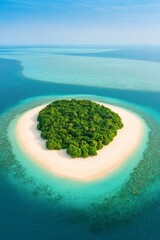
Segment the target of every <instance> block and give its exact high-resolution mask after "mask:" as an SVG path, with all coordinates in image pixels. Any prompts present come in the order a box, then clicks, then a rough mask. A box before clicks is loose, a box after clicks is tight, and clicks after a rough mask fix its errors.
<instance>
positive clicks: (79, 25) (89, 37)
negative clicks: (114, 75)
mask: <svg viewBox="0 0 160 240" xmlns="http://www.w3.org/2000/svg"><path fill="white" fill-rule="evenodd" d="M133 43H135V44H143V43H146V44H160V0H73V1H72V0H0V44H1V45H2V44H3V45H8V44H10V45H15V44H16V45H19V44H22V45H25V44H38V45H42V44H133Z"/></svg>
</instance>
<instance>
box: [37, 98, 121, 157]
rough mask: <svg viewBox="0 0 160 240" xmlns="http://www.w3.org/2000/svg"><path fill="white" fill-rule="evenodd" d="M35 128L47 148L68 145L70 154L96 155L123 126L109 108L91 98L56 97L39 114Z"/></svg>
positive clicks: (65, 146) (76, 155)
mask: <svg viewBox="0 0 160 240" xmlns="http://www.w3.org/2000/svg"><path fill="white" fill-rule="evenodd" d="M37 120H38V125H37V128H38V130H40V131H41V137H42V138H43V139H46V140H47V141H46V147H47V148H48V149H56V150H60V149H67V153H68V154H70V156H71V157H73V158H76V157H84V158H86V157H88V156H93V155H97V150H100V149H102V148H103V146H104V145H107V144H109V143H110V142H111V141H112V140H113V138H114V137H115V136H116V134H117V131H118V129H120V128H122V127H123V123H122V121H121V118H120V117H119V116H118V114H117V113H114V112H112V111H111V110H110V109H109V108H106V107H104V106H101V105H100V104H97V103H95V102H92V101H90V100H75V99H72V100H58V101H55V102H53V103H51V104H49V105H48V106H47V107H45V108H44V109H42V110H41V111H40V112H39V115H38V119H37Z"/></svg>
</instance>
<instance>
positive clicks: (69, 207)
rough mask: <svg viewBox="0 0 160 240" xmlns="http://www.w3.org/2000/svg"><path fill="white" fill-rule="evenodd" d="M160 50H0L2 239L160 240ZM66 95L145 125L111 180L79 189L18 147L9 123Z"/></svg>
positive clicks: (114, 48) (82, 186) (95, 48)
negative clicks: (118, 110) (128, 114)
mask: <svg viewBox="0 0 160 240" xmlns="http://www.w3.org/2000/svg"><path fill="white" fill-rule="evenodd" d="M159 51H160V48H159V47H157V49H156V53H157V55H156V54H155V48H152V47H150V48H145V47H137V48H136V47H131V46H130V47H123V48H122V47H120V46H117V47H112V46H108V47H87V46H86V47H50V48H34V47H33V48H26V47H24V48H8V49H5V48H3V49H1V50H0V83H1V88H0V99H1V101H0V112H1V115H0V122H1V125H0V132H1V135H0V152H1V156H0V166H1V168H0V171H1V172H0V173H1V174H0V178H1V181H0V194H1V196H2V197H1V200H0V214H1V219H0V235H1V238H2V239H54V238H55V239H74V238H76V239H91V238H92V239H111V240H112V239H113V240H114V239H128V236H129V238H130V239H142V240H143V239H146V236H147V239H159V234H160V232H159V210H160V208H159V196H160V195H159V190H158V189H159V177H160V164H159V159H160V150H159V147H158V146H159V141H160V136H159V132H160V105H159V103H160V93H159V83H160V79H159V76H160V74H159V69H160V68H159V64H160V61H159V58H158V53H159ZM133 52H134V54H133ZM71 96H74V97H78V98H84V97H85V98H89V99H93V100H96V101H100V102H110V103H114V104H116V105H117V104H118V105H120V106H122V107H125V108H127V109H129V110H131V111H134V112H135V113H137V114H138V115H139V116H140V117H141V118H143V119H144V121H145V124H146V135H145V136H144V140H145V141H144V142H143V144H142V146H140V147H139V149H138V151H137V152H136V153H135V155H133V156H132V157H131V159H130V162H129V161H127V162H126V164H124V165H123V166H122V168H121V169H119V170H118V171H116V172H115V173H114V174H113V175H111V176H110V177H109V178H104V179H102V180H100V181H96V182H93V183H87V184H84V183H77V182H73V181H66V180H64V179H60V178H57V177H53V176H50V175H49V174H45V173H44V172H43V171H42V170H41V169H38V167H37V166H36V165H34V164H33V163H32V162H31V161H30V160H29V159H28V158H27V157H26V156H24V155H23V153H22V152H21V151H20V149H19V147H18V146H17V144H16V140H15V139H14V134H13V128H14V124H15V122H14V120H13V119H15V118H16V117H17V116H18V115H19V114H21V113H23V112H24V111H26V110H27V109H30V108H32V107H35V106H38V105H40V104H42V103H44V102H48V101H50V100H51V99H57V98H60V99H61V98H68V97H71ZM148 129H149V131H148ZM8 134H9V135H8ZM8 136H9V137H8ZM153 222H154V226H153V224H152V223H153ZM62 229H63V231H62ZM131 232H132V234H131Z"/></svg>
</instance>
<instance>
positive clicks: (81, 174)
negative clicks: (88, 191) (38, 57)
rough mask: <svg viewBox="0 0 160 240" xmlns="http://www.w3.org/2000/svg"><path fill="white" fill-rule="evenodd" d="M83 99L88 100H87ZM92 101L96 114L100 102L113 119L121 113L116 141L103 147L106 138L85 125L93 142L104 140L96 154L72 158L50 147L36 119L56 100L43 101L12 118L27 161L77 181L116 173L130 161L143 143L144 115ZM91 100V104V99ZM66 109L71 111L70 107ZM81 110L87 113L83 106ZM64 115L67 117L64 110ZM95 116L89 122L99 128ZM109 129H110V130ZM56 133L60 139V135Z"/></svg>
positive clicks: (64, 151) (48, 171) (63, 150)
mask: <svg viewBox="0 0 160 240" xmlns="http://www.w3.org/2000/svg"><path fill="white" fill-rule="evenodd" d="M62 101H64V100H62ZM65 101H66V100H65ZM78 101H80V100H78ZM84 101H88V100H84ZM56 102H57V103H56ZM60 102H61V101H55V102H54V104H60ZM73 102H75V101H73ZM61 103H62V102H61ZM67 103H68V100H67ZM69 103H71V101H69ZM82 103H83V102H82ZM92 103H93V105H92V104H91V105H92V106H95V109H96V114H97V105H98V108H99V107H100V109H102V112H103V111H104V112H105V111H107V112H108V113H110V114H111V115H112V119H114V116H115V117H116V118H117V117H118V116H119V117H118V118H117V120H118V119H120V121H121V122H119V124H120V125H116V126H117V129H118V126H119V128H120V127H121V129H119V130H117V135H116V136H115V137H114V139H113V141H111V142H110V143H109V144H107V145H105V146H104V147H103V146H102V145H104V142H103V140H104V139H103V140H102V139H101V140H100V138H99V139H98V140H93V139H92V138H91V136H95V131H87V129H86V131H85V133H87V134H88V133H89V132H90V135H89V136H90V138H87V139H92V141H91V142H89V143H93V141H96V142H98V141H101V143H102V144H101V147H103V148H102V149H101V150H100V151H97V155H94V156H93V155H90V156H88V157H86V158H84V157H83V156H82V157H76V158H73V157H71V155H69V154H68V153H67V151H66V149H61V150H50V149H48V148H47V147H46V142H47V141H48V140H47V139H46V140H44V139H43V138H42V137H41V134H42V131H40V130H38V129H37V119H39V116H40V115H41V114H42V113H43V112H44V109H49V108H50V105H53V103H51V104H50V103H48V104H44V105H40V106H37V107H35V108H32V109H30V110H28V111H26V112H24V113H23V114H22V115H20V116H19V117H18V118H16V119H14V120H13V125H14V126H15V128H14V131H15V137H16V138H14V139H16V141H17V144H18V146H19V150H20V151H21V153H23V154H25V155H26V156H28V161H29V160H30V161H31V163H33V165H34V166H35V164H36V165H37V167H38V168H41V169H42V170H43V171H46V172H47V173H49V174H51V175H52V176H58V177H62V178H66V179H70V180H74V181H83V182H86V181H95V180H98V179H100V178H103V177H107V176H109V175H110V174H111V173H114V171H116V170H117V169H118V168H121V167H122V165H123V164H124V163H125V162H126V161H127V159H128V161H130V160H131V159H129V157H130V156H132V154H134V153H135V152H136V151H137V150H138V149H139V147H140V146H141V143H142V142H143V138H144V132H145V123H144V121H143V119H141V118H140V117H139V116H137V115H136V114H134V113H133V112H131V111H129V110H127V109H125V108H123V107H120V106H116V105H112V104H106V103H96V102H93V101H92ZM86 104H87V103H86ZM88 104H90V102H88ZM47 106H49V107H47ZM102 106H103V107H104V108H103V107H102ZM46 107H47V108H46ZM80 108H81V106H80ZM61 109H62V108H61ZM49 111H50V110H49ZM65 111H66V108H64V112H65ZM67 111H69V109H68V110H67ZM100 112H101V111H100ZM76 113H77V107H76ZM82 113H83V114H84V110H83V112H82ZM112 113H114V114H112ZM96 114H95V116H96V117H95V120H96V119H97V115H96ZM116 114H117V115H116ZM42 115H43V114H42ZM75 115H76V114H75ZM88 115H90V114H89V113H88V114H87V116H88ZM71 116H72V119H73V120H75V121H77V116H74V115H73V112H72V114H71ZM105 116H106V119H105V118H104V117H105ZM107 116H108V115H104V116H103V120H104V121H105V120H106V121H107ZM59 117H60V116H59ZM63 117H65V114H64V116H63ZM93 118H94V117H93ZM93 118H92V120H91V119H90V118H89V119H90V121H89V122H90V124H94V125H95V126H96V129H97V128H98V129H99V127H98V126H99V124H98V123H97V122H96V124H95V123H94V121H93ZM44 119H45V121H47V122H49V119H50V114H48V116H47V115H46V118H44ZM109 119H110V118H109ZM109 119H108V120H109ZM121 119H122V120H121ZM55 120H56V119H55ZM68 122H69V121H68ZM81 122H83V121H81ZM122 122H123V127H122ZM55 123H56V121H55ZM52 124H53V123H52ZM52 124H51V125H49V123H47V125H46V126H48V130H50V126H52ZM114 124H115V123H113V125H114ZM117 124H118V123H117ZM64 125H66V124H64ZM110 125H111V124H110ZM67 126H68V128H67V129H66V130H67V131H68V130H69V124H68V125H67ZM80 126H81V125H79V128H80ZM91 126H92V125H91ZM91 126H90V128H91ZM107 126H108V125H107ZM57 127H58V126H57ZM38 128H40V126H38ZM59 128H62V129H63V122H62V124H59ZM59 128H57V133H59V135H60V131H59ZM54 129H55V128H54ZM71 129H72V128H70V131H71ZM80 129H81V128H80ZM46 130H47V129H46ZM48 130H47V131H48ZM88 130H89V129H88ZM92 130H93V129H92ZM73 132H74V131H73ZM80 132H81V131H80ZM101 132H102V131H101ZM108 132H110V131H109V130H108ZM76 134H77V133H76ZM91 134H92V135H91ZM64 136H66V138H67V134H64ZM76 136H77V135H76ZM78 136H79V135H78ZM100 136H103V132H102V135H101V134H100ZM106 136H107V135H106ZM52 137H53V136H52ZM57 137H58V139H59V136H57ZM71 139H72V138H71ZM110 140H111V138H110ZM82 141H85V144H86V145H87V144H88V143H87V141H86V140H82ZM60 143H61V142H60ZM83 143H84V142H83ZM95 145H96V144H95ZM87 146H88V147H89V148H90V146H92V144H91V145H90V144H88V145H87ZM58 147H59V146H58ZM61 147H62V143H61ZM87 151H88V148H87ZM88 154H89V153H88ZM24 159H25V158H24ZM132 164H133V163H132ZM27 166H28V163H27Z"/></svg>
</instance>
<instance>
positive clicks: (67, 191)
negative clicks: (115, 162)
mask: <svg viewBox="0 0 160 240" xmlns="http://www.w3.org/2000/svg"><path fill="white" fill-rule="evenodd" d="M61 98H63V96H61ZM65 98H66V97H65ZM68 98H77V96H76V95H71V96H68ZM81 98H82V99H84V98H89V99H91V100H96V101H98V100H100V99H99V98H94V97H89V96H81ZM53 99H56V98H55V97H52V98H51V100H50V101H52V100H53ZM30 101H31V102H33V101H35V100H34V99H31V100H30ZM48 101H49V99H48V98H47V102H48ZM103 101H104V102H106V103H112V104H117V102H118V101H116V100H113V99H112V100H111V99H107V98H104V99H103ZM44 103H45V98H44ZM120 103H121V106H123V107H125V103H124V102H120V101H119V102H118V105H120ZM25 106H26V103H25ZM21 108H22V109H23V107H21ZM17 114H18V111H17ZM17 120H18V117H16V118H15V119H14V120H12V121H11V123H10V125H9V129H8V133H9V138H10V142H11V143H12V148H13V152H14V154H15V155H16V158H17V159H18V160H19V161H20V162H21V164H22V165H24V167H25V169H26V171H27V175H30V176H31V177H32V176H34V177H35V176H36V178H37V179H38V181H43V182H45V183H46V184H49V185H50V186H51V187H53V188H54V190H55V191H56V192H57V193H58V194H60V195H63V199H64V204H65V205H69V206H70V205H72V207H73V206H75V207H77V208H81V207H87V206H88V205H90V203H92V201H93V199H97V201H99V200H98V199H99V198H103V197H104V195H105V196H109V195H113V193H115V191H118V190H119V189H120V188H121V186H122V185H123V183H124V182H125V181H126V180H127V178H129V176H130V173H131V172H132V171H133V168H134V167H135V166H136V165H137V163H138V162H139V161H140V160H141V158H142V155H143V152H144V150H145V147H146V145H147V143H148V132H149V129H148V127H147V125H146V124H145V122H144V125H145V132H144V137H143V142H142V143H141V145H140V146H139V147H138V149H137V151H136V152H135V153H134V155H132V156H131V157H130V158H129V159H128V160H127V161H126V162H125V163H124V164H123V165H122V167H121V168H120V169H117V170H116V171H115V172H113V173H112V174H110V175H109V176H107V177H106V178H103V179H99V180H96V181H92V182H89V183H87V182H86V183H80V182H74V181H71V180H66V179H61V178H57V177H54V176H53V175H50V174H49V173H48V172H46V174H45V172H44V170H43V169H41V168H38V166H37V165H36V164H34V162H33V161H32V160H31V159H28V157H27V156H25V154H23V151H21V149H20V147H19V145H18V143H17V140H16V137H15V127H16V124H17Z"/></svg>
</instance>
